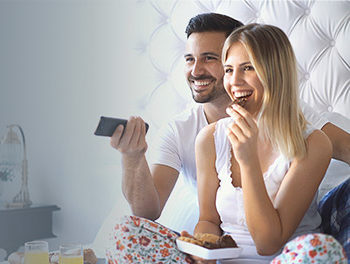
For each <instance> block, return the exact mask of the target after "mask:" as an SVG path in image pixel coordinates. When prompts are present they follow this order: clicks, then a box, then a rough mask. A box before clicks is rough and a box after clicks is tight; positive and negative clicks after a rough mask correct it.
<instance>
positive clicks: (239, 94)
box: [235, 91, 253, 98]
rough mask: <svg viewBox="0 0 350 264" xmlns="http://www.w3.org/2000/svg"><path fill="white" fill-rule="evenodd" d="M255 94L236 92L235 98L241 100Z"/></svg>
mask: <svg viewBox="0 0 350 264" xmlns="http://www.w3.org/2000/svg"><path fill="white" fill-rule="evenodd" d="M252 93H253V92H251V91H249V92H248V91H242V92H238V91H237V92H235V97H236V98H240V97H246V96H249V95H251V94H252Z"/></svg>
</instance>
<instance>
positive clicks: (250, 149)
mask: <svg viewBox="0 0 350 264" xmlns="http://www.w3.org/2000/svg"><path fill="white" fill-rule="evenodd" d="M226 112H227V114H228V115H230V116H231V117H232V118H233V119H234V122H232V123H231V124H229V125H228V127H227V131H226V132H227V136H228V138H229V140H230V142H231V145H232V148H233V153H234V156H235V158H236V160H237V161H238V162H239V163H247V162H249V161H250V160H251V158H252V157H253V156H254V155H257V140H258V127H257V124H256V122H255V120H254V119H253V117H252V115H251V114H250V113H249V112H248V111H247V110H245V109H244V108H243V107H241V106H240V105H237V104H233V105H232V106H230V107H228V108H227V109H226Z"/></svg>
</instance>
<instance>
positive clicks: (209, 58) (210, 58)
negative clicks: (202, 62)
mask: <svg viewBox="0 0 350 264" xmlns="http://www.w3.org/2000/svg"><path fill="white" fill-rule="evenodd" d="M205 59H206V60H207V61H208V60H216V57H212V56H206V57H205Z"/></svg>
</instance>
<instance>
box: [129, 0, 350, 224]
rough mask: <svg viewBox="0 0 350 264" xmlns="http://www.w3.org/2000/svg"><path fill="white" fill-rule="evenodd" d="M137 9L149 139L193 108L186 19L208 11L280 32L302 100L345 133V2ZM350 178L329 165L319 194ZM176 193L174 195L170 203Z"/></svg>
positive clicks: (349, 105)
mask: <svg viewBox="0 0 350 264" xmlns="http://www.w3.org/2000/svg"><path fill="white" fill-rule="evenodd" d="M134 11H135V12H136V13H137V14H138V17H139V19H140V22H139V23H140V27H139V31H138V32H135V33H136V34H135V36H136V37H135V54H136V56H137V58H138V65H139V67H141V68H142V71H143V73H142V76H143V77H142V78H139V80H135V81H134V82H135V83H134V84H135V85H140V87H143V89H142V91H140V92H141V93H142V94H141V95H139V98H141V99H139V102H138V105H139V110H140V112H142V116H143V118H144V119H145V120H147V122H149V123H150V124H151V127H152V128H153V129H151V130H150V135H149V138H150V140H149V142H151V138H152V133H154V132H155V131H156V129H155V128H159V126H160V125H161V124H163V123H164V122H166V121H167V120H169V119H170V118H171V117H172V116H173V115H174V114H176V113H178V112H180V111H182V110H183V109H184V108H185V107H186V105H188V104H191V103H193V100H192V98H191V93H190V90H189V88H188V86H187V84H186V81H185V78H184V73H183V65H184V59H183V54H184V49H185V42H186V35H185V32H184V31H185V28H186V25H187V23H188V21H189V19H190V18H191V17H193V16H195V15H197V14H199V13H206V12H216V13H222V14H225V15H229V16H231V17H233V18H235V19H238V20H240V21H241V22H243V23H244V24H247V23H252V22H258V23H265V24H272V25H276V26H278V27H280V28H281V29H282V30H284V32H285V33H286V34H287V35H288V36H289V39H290V41H291V43H292V45H293V47H294V51H295V53H296V57H297V61H298V71H299V80H300V96H301V98H303V99H304V100H305V101H306V102H307V103H308V104H309V105H310V106H312V107H313V108H314V109H315V110H317V111H319V112H320V114H322V115H326V116H327V117H328V118H329V119H330V120H331V121H332V122H334V123H335V124H336V125H338V126H340V127H342V128H343V129H345V130H347V131H348V132H350V1H333V0H329V1H324V0H317V1H315V0H307V1H303V0H298V1H287V0H280V1H276V0H274V1H271V0H270V1H266V0H265V1H262V0H261V1H249V0H231V1H230V0H211V1H208V0H149V1H145V0H138V1H136V5H135V10H134ZM150 144H151V143H150ZM349 175H350V168H349V166H348V165H347V164H345V163H343V162H339V161H332V163H331V166H330V168H329V171H328V175H327V178H326V180H325V181H324V182H323V184H322V186H321V193H322V194H324V193H325V191H327V190H328V189H329V188H331V187H332V186H335V185H336V184H338V183H340V182H341V181H342V180H343V179H344V178H347V177H349ZM177 195H178V193H177V191H176V190H175V191H174V192H173V193H172V196H173V197H172V198H173V200H176V199H174V197H175V198H176V196H177ZM181 195H182V196H183V195H184V194H183V193H182V194H181ZM174 204H176V202H175V203H172V199H170V201H169V202H168V209H167V208H166V209H165V212H164V214H163V216H162V217H163V218H162V219H163V223H165V224H167V220H169V219H172V221H175V220H174V219H176V218H174V214H173V212H174V211H176V210H173V208H172V206H173V205H174ZM169 208H170V209H169ZM167 210H168V211H167ZM167 214H168V216H169V217H168V218H167V216H166V215H167ZM168 223H169V222H168ZM169 225H170V227H174V226H171V224H169Z"/></svg>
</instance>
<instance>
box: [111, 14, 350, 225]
mask: <svg viewBox="0 0 350 264" xmlns="http://www.w3.org/2000/svg"><path fill="white" fill-rule="evenodd" d="M241 25H242V24H241V23H240V22H239V21H236V20H234V19H232V18H230V17H228V16H224V15H221V14H214V13H209V14H200V15H198V16H196V17H193V18H192V19H191V20H190V22H189V24H188V26H187V28H186V34H187V43H186V52H185V56H184V58H185V75H186V79H187V82H188V85H189V87H190V90H191V93H192V97H193V99H194V101H196V102H197V103H199V104H197V105H196V106H193V107H192V108H190V109H188V110H186V111H185V112H183V113H181V114H179V115H178V116H176V117H175V118H174V120H172V121H171V122H169V124H168V125H167V126H165V127H163V128H162V129H161V130H160V133H159V136H158V138H157V140H156V142H154V143H152V148H153V150H154V151H153V152H154V153H155V155H153V163H152V165H151V167H149V166H148V163H147V161H146V157H145V153H146V150H147V143H146V140H145V133H146V132H145V125H144V122H143V120H142V119H141V118H138V117H131V118H130V119H129V121H128V124H127V126H126V128H123V127H122V126H119V127H118V128H117V129H116V131H115V132H114V134H113V136H112V138H111V145H112V147H114V148H116V149H117V150H119V151H120V152H121V153H122V166H123V179H122V181H123V182H122V188H123V193H124V196H125V197H126V199H127V201H128V203H129V204H130V207H131V209H132V212H133V214H134V215H136V216H140V217H143V218H147V219H150V220H156V219H158V218H159V216H160V215H161V212H162V210H163V208H164V206H165V204H166V202H167V200H168V198H169V196H170V193H171V191H172V190H173V188H174V185H175V183H176V181H177V179H178V176H179V173H180V172H181V174H182V175H183V177H184V181H185V183H187V185H189V186H191V187H192V188H190V189H192V190H193V192H196V167H195V154H194V145H195V138H196V135H197V134H198V132H199V131H200V130H201V129H202V128H203V127H205V126H206V125H208V124H209V123H212V122H215V121H217V120H219V119H221V118H223V117H226V116H227V115H226V112H225V110H226V107H227V106H228V105H229V104H231V103H232V102H231V100H230V99H229V97H228V95H227V94H226V92H225V90H224V87H223V75H224V71H223V66H222V64H221V50H222V47H223V44H224V41H225V39H226V37H227V36H228V35H229V34H230V33H231V32H232V31H233V30H234V29H235V28H237V27H239V26H241ZM302 108H303V112H304V114H305V116H306V119H307V120H308V121H309V122H311V123H312V124H313V125H314V126H315V127H316V128H319V129H322V130H323V131H324V132H325V133H326V134H327V135H328V137H329V138H330V139H331V141H332V144H333V157H334V158H337V159H339V160H343V161H345V162H347V163H348V164H350V135H349V134H348V133H346V132H345V131H343V130H341V129H340V128H338V127H336V126H334V125H333V124H331V123H329V122H328V121H327V120H325V119H323V118H321V117H319V116H318V114H316V113H314V112H313V110H312V109H310V108H308V107H307V106H306V104H302ZM179 202H181V201H179ZM182 202H184V201H182ZM192 210H198V208H193V209H192ZM197 220H198V219H189V220H187V221H191V222H193V223H192V225H193V227H194V225H195V224H196V222H197ZM128 221H130V219H129V220H128ZM131 222H132V221H131Z"/></svg>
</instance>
